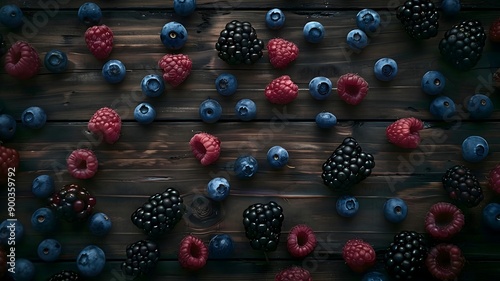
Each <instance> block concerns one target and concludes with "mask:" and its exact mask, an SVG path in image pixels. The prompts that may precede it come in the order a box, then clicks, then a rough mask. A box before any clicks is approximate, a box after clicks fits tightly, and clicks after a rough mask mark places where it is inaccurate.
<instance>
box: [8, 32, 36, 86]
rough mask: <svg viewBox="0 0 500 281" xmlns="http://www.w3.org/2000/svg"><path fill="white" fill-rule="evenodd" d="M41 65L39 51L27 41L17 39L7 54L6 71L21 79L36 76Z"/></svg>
mask: <svg viewBox="0 0 500 281" xmlns="http://www.w3.org/2000/svg"><path fill="white" fill-rule="evenodd" d="M41 66H42V62H41V60H40V56H39V55H38V52H37V51H36V50H35V49H34V48H33V47H32V46H31V45H30V44H28V43H27V42H23V41H17V42H16V43H14V44H13V45H12V46H10V48H9V50H8V51H7V54H6V55H5V71H6V72H7V73H8V74H9V75H10V76H12V77H14V78H16V79H19V80H26V79H30V78H32V77H34V76H35V75H36V74H37V73H38V71H39V70H40V67H41Z"/></svg>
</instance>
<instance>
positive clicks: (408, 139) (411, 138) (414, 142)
mask: <svg viewBox="0 0 500 281" xmlns="http://www.w3.org/2000/svg"><path fill="white" fill-rule="evenodd" d="M423 128H424V123H423V122H422V121H421V120H419V119H417V118H414V117H410V118H401V119H399V120H397V121H395V122H394V123H392V124H391V125H389V126H387V128H386V129H385V134H386V136H387V139H388V140H389V142H390V143H393V144H395V145H397V146H399V147H403V148H416V147H417V146H418V145H419V144H420V134H419V132H418V131H420V130H422V129H423Z"/></svg>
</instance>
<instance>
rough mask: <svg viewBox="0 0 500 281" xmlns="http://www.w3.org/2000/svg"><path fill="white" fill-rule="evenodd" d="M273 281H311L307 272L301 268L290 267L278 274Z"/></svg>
mask: <svg viewBox="0 0 500 281" xmlns="http://www.w3.org/2000/svg"><path fill="white" fill-rule="evenodd" d="M274 281H312V278H311V274H310V273H309V271H307V270H306V269H304V268H302V267H298V266H291V267H288V268H285V269H283V270H281V271H280V272H278V274H276V276H275V277H274Z"/></svg>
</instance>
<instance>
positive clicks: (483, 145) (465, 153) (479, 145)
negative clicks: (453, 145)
mask: <svg viewBox="0 0 500 281" xmlns="http://www.w3.org/2000/svg"><path fill="white" fill-rule="evenodd" d="M489 151H490V147H489V145H488V142H487V141H486V140H485V139H484V138H482V137H480V136H469V137H467V138H466V139H465V140H464V141H463V142H462V157H463V158H464V160H465V161H467V162H472V163H476V162H480V161H481V160H483V159H484V158H486V156H488V153H489Z"/></svg>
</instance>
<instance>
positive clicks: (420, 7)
mask: <svg viewBox="0 0 500 281" xmlns="http://www.w3.org/2000/svg"><path fill="white" fill-rule="evenodd" d="M396 12H397V13H396V17H397V18H398V19H399V20H400V21H401V24H402V25H403V27H404V29H405V31H406V33H407V34H408V35H409V36H410V37H411V38H414V39H429V38H431V37H434V36H436V35H437V33H438V28H439V21H438V20H439V13H438V11H437V9H436V7H435V6H434V3H433V2H432V1H431V0H405V1H404V3H402V4H401V5H400V6H399V7H398V8H397V11H396Z"/></svg>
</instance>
